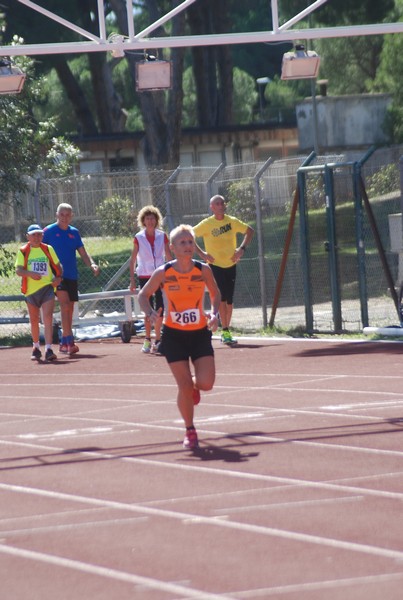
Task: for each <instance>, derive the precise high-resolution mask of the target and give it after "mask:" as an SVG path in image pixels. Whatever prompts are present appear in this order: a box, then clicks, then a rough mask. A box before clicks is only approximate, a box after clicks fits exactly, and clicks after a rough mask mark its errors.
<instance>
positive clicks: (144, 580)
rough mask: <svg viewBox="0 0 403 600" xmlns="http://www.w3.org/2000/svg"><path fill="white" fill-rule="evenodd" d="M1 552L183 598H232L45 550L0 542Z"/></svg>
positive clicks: (217, 599) (219, 599)
mask: <svg viewBox="0 0 403 600" xmlns="http://www.w3.org/2000/svg"><path fill="white" fill-rule="evenodd" d="M0 552H2V553H3V554H9V555H11V556H16V557H18V558H24V559H28V560H33V561H36V562H44V563H47V564H51V565H55V566H57V567H64V568H67V569H73V570H74V571H80V572H82V573H89V574H90V575H99V576H101V577H106V578H108V579H113V580H115V581H123V582H125V583H130V584H131V585H133V584H135V585H141V586H144V587H146V588H149V589H153V590H158V591H161V592H167V593H172V594H176V595H180V596H181V597H183V598H196V599H197V600H200V599H201V598H206V600H223V599H227V600H231V596H227V595H224V594H210V593H209V592H204V591H202V590H195V589H191V588H188V587H186V586H184V585H179V584H175V583H169V582H168V581H166V582H165V581H159V580H158V579H151V577H142V576H141V575H134V574H132V573H126V572H124V571H118V570H116V569H110V568H106V567H99V566H97V565H91V564H88V563H84V562H81V561H78V560H72V559H70V558H63V557H61V556H54V555H51V554H45V553H44V552H36V551H33V550H24V549H23V548H15V547H14V548H12V547H10V546H5V545H3V544H0Z"/></svg>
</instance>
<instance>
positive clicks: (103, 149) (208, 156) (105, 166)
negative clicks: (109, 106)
mask: <svg viewBox="0 0 403 600" xmlns="http://www.w3.org/2000/svg"><path fill="white" fill-rule="evenodd" d="M142 137H143V134H142V133H133V134H116V135H110V136H103V137H102V138H101V137H99V138H91V139H77V140H74V141H75V143H76V144H77V145H78V146H79V148H80V149H81V151H82V159H81V161H80V172H82V173H93V172H100V171H108V170H111V169H114V168H119V167H120V168H125V167H126V168H129V167H131V168H138V169H145V168H146V164H145V160H144V155H143V151H142V143H141V141H142ZM297 152H298V131H297V128H296V127H284V128H273V127H271V126H269V125H267V126H265V125H264V124H263V125H260V126H256V125H254V126H251V127H250V128H247V127H242V128H237V127H234V128H228V129H222V128H221V129H219V130H218V129H217V130H210V131H203V130H191V131H184V132H183V133H182V140H181V148H180V165H181V166H186V167H190V166H218V165H219V164H221V163H223V162H225V163H226V164H228V165H231V164H236V163H240V162H254V161H262V160H267V159H268V158H270V157H272V158H273V159H276V158H286V157H288V156H293V155H295V154H296V153H297ZM130 162H131V164H130Z"/></svg>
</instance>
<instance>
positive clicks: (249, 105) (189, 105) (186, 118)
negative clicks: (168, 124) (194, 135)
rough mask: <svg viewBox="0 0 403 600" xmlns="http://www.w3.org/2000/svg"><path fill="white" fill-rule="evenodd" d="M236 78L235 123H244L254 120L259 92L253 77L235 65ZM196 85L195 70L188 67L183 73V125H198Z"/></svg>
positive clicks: (234, 78) (234, 75)
mask: <svg viewBox="0 0 403 600" xmlns="http://www.w3.org/2000/svg"><path fill="white" fill-rule="evenodd" d="M233 80H234V97H233V101H234V123H235V124H237V125H244V124H247V123H250V122H251V121H252V120H253V107H254V106H256V103H257V100H258V94H257V92H256V86H255V81H254V79H253V77H251V76H250V75H248V74H247V73H246V72H245V71H241V69H238V68H237V67H235V68H234V69H233ZM196 105H197V100H196V86H195V82H194V77H193V70H192V68H191V67H188V68H187V69H186V70H185V71H184V74H183V118H182V125H183V127H197V126H198V121H197V111H196Z"/></svg>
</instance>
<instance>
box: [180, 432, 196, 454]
mask: <svg viewBox="0 0 403 600" xmlns="http://www.w3.org/2000/svg"><path fill="white" fill-rule="evenodd" d="M183 447H184V448H185V450H194V449H195V448H198V447H199V440H198V439H197V432H196V429H188V430H186V435H185V439H184V440H183Z"/></svg>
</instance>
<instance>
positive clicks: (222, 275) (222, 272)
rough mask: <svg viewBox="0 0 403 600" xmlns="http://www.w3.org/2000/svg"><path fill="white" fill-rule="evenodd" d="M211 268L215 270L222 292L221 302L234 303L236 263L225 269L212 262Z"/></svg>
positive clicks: (215, 277)
mask: <svg viewBox="0 0 403 600" xmlns="http://www.w3.org/2000/svg"><path fill="white" fill-rule="evenodd" d="M210 267H211V270H212V271H213V275H214V279H215V280H216V282H217V285H218V289H219V290H220V293H221V302H226V303H227V304H233V303H234V291H235V279H236V265H233V266H232V267H228V268H226V269H224V268H223V267H217V266H216V265H212V264H210Z"/></svg>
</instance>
